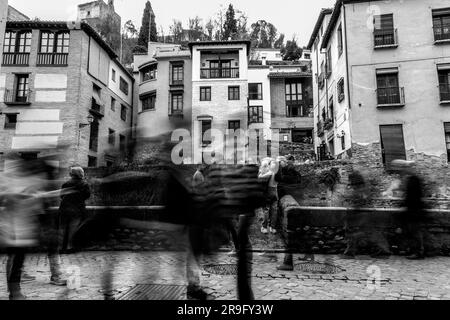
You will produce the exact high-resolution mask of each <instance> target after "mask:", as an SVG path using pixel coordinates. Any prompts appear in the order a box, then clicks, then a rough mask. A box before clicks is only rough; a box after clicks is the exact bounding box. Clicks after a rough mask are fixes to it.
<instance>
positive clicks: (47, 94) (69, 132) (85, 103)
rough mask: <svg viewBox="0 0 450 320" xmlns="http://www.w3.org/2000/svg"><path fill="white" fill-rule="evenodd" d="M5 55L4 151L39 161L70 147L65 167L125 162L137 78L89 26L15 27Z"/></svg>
mask: <svg viewBox="0 0 450 320" xmlns="http://www.w3.org/2000/svg"><path fill="white" fill-rule="evenodd" d="M3 52H4V54H3V59H2V66H1V73H0V112H1V113H2V114H1V115H0V124H1V128H0V149H1V150H0V152H3V153H8V152H14V153H21V154H27V155H28V156H33V157H40V156H44V155H45V154H47V153H49V152H52V151H53V150H54V149H55V148H57V147H60V146H68V148H69V149H68V150H67V152H66V159H64V160H65V161H64V162H65V163H64V164H63V165H72V164H79V165H81V166H84V167H86V166H92V167H95V166H103V165H112V164H113V163H115V162H119V161H121V160H122V158H123V155H124V154H125V152H124V151H125V147H126V143H127V140H128V139H129V131H130V130H129V128H130V127H131V123H132V105H133V100H132V99H133V98H132V96H133V95H132V93H133V82H134V79H133V77H132V76H131V75H130V74H129V73H128V72H127V70H126V69H125V68H124V67H123V66H122V65H121V64H120V63H119V62H118V60H117V56H116V54H115V53H114V51H113V50H112V49H111V48H110V47H109V46H108V45H107V44H106V43H105V41H103V40H102V38H101V37H100V36H99V35H98V33H97V32H96V31H95V30H94V29H93V28H92V27H91V26H90V25H88V24H87V23H84V22H82V23H75V22H54V21H8V22H7V25H6V33H5V37H4V43H3ZM91 121H92V123H89V122H91Z"/></svg>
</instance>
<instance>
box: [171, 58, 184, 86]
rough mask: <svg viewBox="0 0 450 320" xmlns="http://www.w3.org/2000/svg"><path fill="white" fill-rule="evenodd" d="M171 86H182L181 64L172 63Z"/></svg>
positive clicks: (182, 72)
mask: <svg viewBox="0 0 450 320" xmlns="http://www.w3.org/2000/svg"><path fill="white" fill-rule="evenodd" d="M171 77H172V81H171V84H182V83H183V79H184V66H183V64H182V63H172V74H171Z"/></svg>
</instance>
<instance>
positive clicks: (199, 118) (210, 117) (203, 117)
mask: <svg viewBox="0 0 450 320" xmlns="http://www.w3.org/2000/svg"><path fill="white" fill-rule="evenodd" d="M212 119H213V117H212V116H209V115H204V114H202V115H199V116H197V120H199V121H204V120H212Z"/></svg>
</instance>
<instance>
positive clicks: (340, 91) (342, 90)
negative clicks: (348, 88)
mask: <svg viewBox="0 0 450 320" xmlns="http://www.w3.org/2000/svg"><path fill="white" fill-rule="evenodd" d="M337 93H338V101H339V102H342V101H343V100H344V99H345V86H344V78H341V79H340V80H339V82H338V84H337Z"/></svg>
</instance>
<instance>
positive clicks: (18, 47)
mask: <svg viewBox="0 0 450 320" xmlns="http://www.w3.org/2000/svg"><path fill="white" fill-rule="evenodd" d="M31 36H32V34H31V31H20V32H15V31H6V32H5V38H4V42H3V62H2V63H3V65H23V66H26V65H28V64H29V59H30V51H31Z"/></svg>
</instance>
